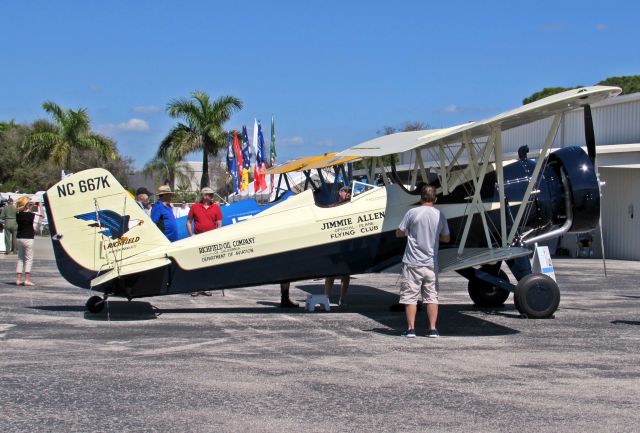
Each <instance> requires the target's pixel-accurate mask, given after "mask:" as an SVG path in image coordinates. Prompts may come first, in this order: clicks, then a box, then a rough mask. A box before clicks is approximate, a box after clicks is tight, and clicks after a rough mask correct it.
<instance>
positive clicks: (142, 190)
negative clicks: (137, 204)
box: [136, 186, 153, 195]
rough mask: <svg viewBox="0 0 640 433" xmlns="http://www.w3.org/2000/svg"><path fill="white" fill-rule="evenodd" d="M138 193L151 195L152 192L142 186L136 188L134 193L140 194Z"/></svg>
mask: <svg viewBox="0 0 640 433" xmlns="http://www.w3.org/2000/svg"><path fill="white" fill-rule="evenodd" d="M140 194H146V195H153V193H152V192H151V191H149V190H148V189H147V188H145V187H144V186H143V187H140V188H138V189H137V190H136V195H140Z"/></svg>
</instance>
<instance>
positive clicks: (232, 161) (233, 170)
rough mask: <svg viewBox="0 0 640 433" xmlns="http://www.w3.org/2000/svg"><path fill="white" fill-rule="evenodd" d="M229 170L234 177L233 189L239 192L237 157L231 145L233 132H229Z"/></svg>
mask: <svg viewBox="0 0 640 433" xmlns="http://www.w3.org/2000/svg"><path fill="white" fill-rule="evenodd" d="M227 170H229V174H230V175H231V178H232V179H233V191H234V192H235V193H237V192H238V167H237V166H236V157H235V155H234V152H233V146H232V145H231V133H229V132H227Z"/></svg>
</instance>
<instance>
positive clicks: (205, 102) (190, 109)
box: [157, 91, 242, 188]
mask: <svg viewBox="0 0 640 433" xmlns="http://www.w3.org/2000/svg"><path fill="white" fill-rule="evenodd" d="M240 109H242V102H241V101H240V99H238V98H236V97H234V96H222V97H220V98H218V99H216V100H215V101H213V102H211V101H210V99H209V95H208V94H207V93H205V92H199V91H196V92H192V93H191V98H190V99H187V98H177V99H173V100H171V101H169V103H168V104H167V112H168V113H169V115H170V116H171V117H173V118H182V119H184V123H182V122H179V123H178V124H177V125H176V126H175V127H174V128H173V129H172V130H171V131H169V134H168V135H167V136H166V137H165V138H164V140H162V143H160V148H159V149H158V154H157V156H164V155H166V154H167V153H168V152H173V154H174V155H175V156H176V157H177V158H178V159H179V160H181V159H182V158H184V157H185V156H186V155H187V154H189V153H193V152H197V151H202V178H201V179H200V187H201V188H204V187H206V186H209V155H211V156H213V157H215V156H216V155H217V154H218V151H220V149H223V148H224V147H225V146H226V139H227V135H226V132H225V131H224V129H223V125H224V123H225V122H226V121H227V120H229V119H230V118H231V114H232V113H233V112H234V111H235V110H240Z"/></svg>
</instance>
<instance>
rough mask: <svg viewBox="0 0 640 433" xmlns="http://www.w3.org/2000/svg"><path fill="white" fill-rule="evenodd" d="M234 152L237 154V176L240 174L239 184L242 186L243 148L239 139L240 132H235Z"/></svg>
mask: <svg viewBox="0 0 640 433" xmlns="http://www.w3.org/2000/svg"><path fill="white" fill-rule="evenodd" d="M233 152H234V153H235V155H236V164H237V171H238V173H237V176H238V186H240V183H239V182H240V181H241V180H242V162H243V161H242V150H241V149H240V142H239V141H238V133H237V132H235V131H234V132H233Z"/></svg>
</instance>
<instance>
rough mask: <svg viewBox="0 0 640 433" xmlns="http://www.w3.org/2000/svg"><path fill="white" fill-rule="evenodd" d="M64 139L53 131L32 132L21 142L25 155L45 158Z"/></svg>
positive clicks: (38, 158)
mask: <svg viewBox="0 0 640 433" xmlns="http://www.w3.org/2000/svg"><path fill="white" fill-rule="evenodd" d="M63 141H64V140H63V139H62V137H61V136H60V134H57V133H55V132H33V133H31V134H29V135H28V136H27V137H26V138H25V140H24V142H23V143H22V146H21V147H22V150H23V151H24V152H25V157H27V158H34V159H37V160H46V159H48V158H49V156H50V155H51V154H52V153H53V152H54V150H55V149H56V148H57V147H58V146H60V144H61V143H62V142H63Z"/></svg>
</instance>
